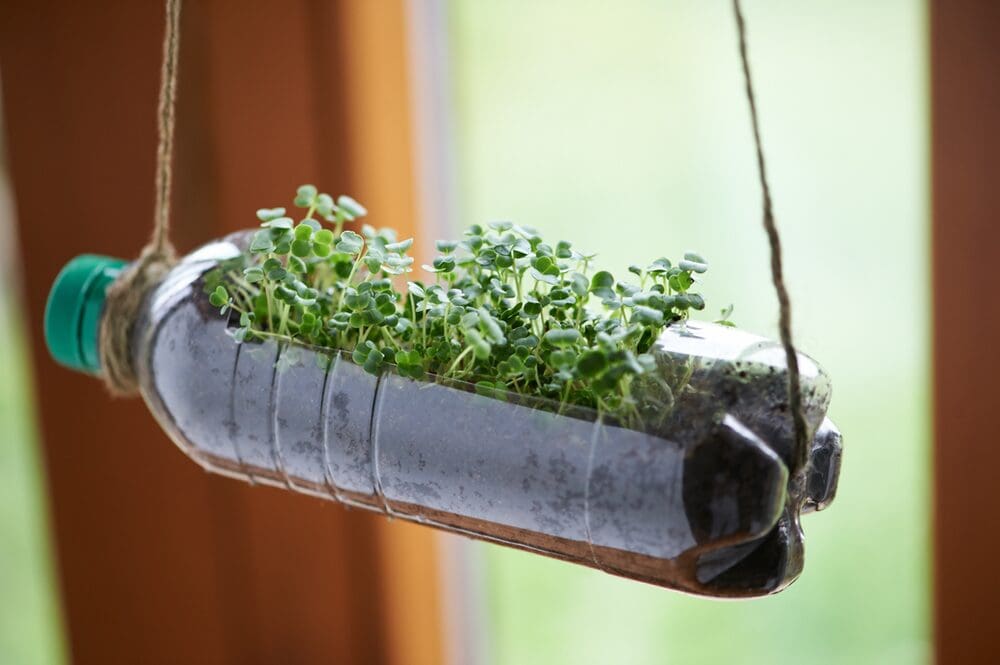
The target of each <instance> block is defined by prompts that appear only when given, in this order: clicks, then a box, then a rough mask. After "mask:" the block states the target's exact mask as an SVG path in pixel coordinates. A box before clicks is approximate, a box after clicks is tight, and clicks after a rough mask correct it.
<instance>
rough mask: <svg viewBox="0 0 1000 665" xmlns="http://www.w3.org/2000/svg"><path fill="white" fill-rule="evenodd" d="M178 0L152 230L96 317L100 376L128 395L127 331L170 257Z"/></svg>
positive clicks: (132, 384)
mask: <svg viewBox="0 0 1000 665" xmlns="http://www.w3.org/2000/svg"><path fill="white" fill-rule="evenodd" d="M180 17H181V0H167V26H166V30H165V32H164V35H163V66H162V69H161V79H160V99H159V107H158V117H157V133H158V136H159V140H158V143H157V150H156V204H155V208H154V210H155V213H154V217H153V234H152V236H151V237H150V239H149V242H148V243H146V246H145V247H143V248H142V251H141V252H140V253H139V257H138V258H137V259H136V260H135V261H133V262H132V263H131V264H129V266H128V268H126V269H125V270H124V271H123V272H122V274H121V275H120V276H119V277H118V279H116V280H115V282H114V284H112V285H111V287H109V288H108V293H107V300H106V301H105V304H104V313H103V314H102V316H101V330H100V336H99V338H100V356H101V367H102V377H103V379H104V383H105V385H106V386H107V388H108V390H109V391H110V392H111V394H113V395H116V396H122V397H124V396H128V395H133V394H135V393H136V391H137V390H138V382H137V380H136V375H135V370H134V369H133V367H132V358H131V355H130V354H129V336H130V334H131V332H132V326H133V325H134V324H135V320H136V315H137V314H138V312H139V308H140V307H141V306H142V302H143V300H144V299H145V297H146V294H147V293H148V292H149V290H150V289H151V288H152V287H153V286H154V285H155V284H156V283H157V282H159V281H160V278H162V277H163V275H164V273H166V272H167V270H169V269H170V267H171V266H172V265H173V264H174V261H175V260H176V253H175V251H174V246H173V244H171V242H170V186H171V180H172V175H173V153H174V108H175V101H176V94H177V53H178V48H179V45H180Z"/></svg>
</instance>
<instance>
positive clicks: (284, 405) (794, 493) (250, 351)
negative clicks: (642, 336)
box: [132, 234, 841, 597]
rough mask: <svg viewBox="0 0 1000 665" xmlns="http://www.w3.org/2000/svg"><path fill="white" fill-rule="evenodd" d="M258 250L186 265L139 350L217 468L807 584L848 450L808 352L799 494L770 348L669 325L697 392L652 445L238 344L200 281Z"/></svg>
mask: <svg viewBox="0 0 1000 665" xmlns="http://www.w3.org/2000/svg"><path fill="white" fill-rule="evenodd" d="M244 239H245V236H243V235H239V234H237V235H234V236H230V238H228V239H225V240H222V241H219V242H216V243H212V244H209V245H207V246H205V247H203V248H202V249H200V250H198V251H197V252H195V253H193V254H191V255H189V256H188V257H186V258H185V259H184V260H183V261H182V262H181V263H180V264H179V265H178V266H177V267H176V268H175V269H174V270H172V271H171V272H170V273H169V275H168V276H167V277H166V279H165V280H164V281H163V283H162V284H161V285H160V286H159V287H158V288H157V289H156V290H155V291H154V293H153V294H152V295H151V296H150V298H149V299H148V300H147V302H146V305H145V307H144V309H143V312H142V315H141V317H140V320H139V321H138V322H137V325H136V326H135V332H134V336H133V339H132V352H133V359H134V362H135V366H136V367H138V368H139V374H140V381H141V386H142V392H143V396H144V398H145V399H146V401H147V403H148V404H149V406H150V408H151V410H152V411H153V413H154V414H155V416H156V417H157V419H158V420H159V422H160V424H161V425H162V426H163V428H164V429H165V430H166V431H167V432H168V433H169V435H170V436H171V438H172V439H173V440H174V442H175V443H177V445H178V446H179V447H180V448H181V449H182V450H183V451H184V452H185V453H186V454H187V455H188V456H190V457H191V458H192V459H194V460H196V461H197V462H198V463H200V464H201V465H202V466H203V467H205V468H206V469H208V470H209V471H212V472H215V473H221V474H225V475H228V476H233V477H236V478H240V479H243V480H246V481H249V482H252V483H260V484H266V485H273V486H277V487H283V488H288V489H292V490H296V491H299V492H304V493H307V494H313V495H316V496H319V497H323V498H327V499H333V500H336V501H339V502H341V503H344V504H346V505H349V506H356V507H360V508H364V509H368V510H373V511H378V512H382V513H384V514H387V515H390V516H395V517H399V518H402V519H407V520H412V521H414V522H418V523H421V524H427V525H431V526H435V527H439V528H442V529H445V530H448V531H452V532H457V533H461V534H465V535H468V536H472V537H475V538H479V539H483V540H487V541H493V542H498V543H502V544H505V545H509V546H513V547H518V548H521V549H525V550H529V551H533V552H538V553H541V554H546V555H548V556H553V557H557V558H561V559H566V560H569V561H574V562H577V563H581V564H584V565H588V566H592V567H594V568H598V569H600V570H604V571H607V572H609V573H613V574H616V575H622V576H625V577H629V578H633V579H637V580H642V581H644V582H648V583H652V584H656V585H660V586H664V587H669V588H673V589H678V590H682V591H687V592H690V593H697V594H702V595H711V596H727V597H742V596H757V595H762V594H767V593H773V592H775V591H778V590H780V589H782V588H784V587H785V586H787V585H788V584H789V583H791V582H792V581H793V580H794V579H795V578H796V577H797V576H798V574H799V572H800V571H801V568H802V533H801V530H800V528H799V521H798V518H799V513H800V512H808V511H812V510H818V509H821V508H823V507H825V506H826V505H827V504H828V503H829V502H830V500H832V498H833V495H834V493H835V491H836V480H837V474H838V473H839V461H840V451H841V440H840V434H839V432H837V430H836V428H835V427H834V426H833V424H832V423H831V422H830V421H829V420H827V419H825V411H826V408H827V405H828V403H829V399H830V386H829V382H828V380H827V378H826V375H825V374H824V373H823V372H822V370H821V369H820V368H819V367H818V366H817V365H816V364H815V363H814V362H813V361H812V360H810V359H809V358H807V357H806V356H800V364H801V365H802V373H803V385H804V388H805V395H804V397H805V414H806V418H807V421H808V422H809V425H810V427H811V428H812V429H813V431H815V432H816V436H815V438H814V441H813V444H812V450H811V454H810V463H809V466H808V467H807V469H806V470H805V471H804V474H803V476H802V477H803V478H804V481H802V482H795V481H794V480H793V479H790V477H789V470H788V465H789V463H790V461H791V460H792V459H794V457H793V455H792V453H793V450H792V442H793V437H792V435H791V430H790V426H789V424H788V417H787V399H786V392H785V391H786V387H785V381H786V377H785V372H784V357H783V355H782V353H781V349H780V347H779V346H778V345H777V344H776V343H774V342H770V341H767V340H763V339H761V338H758V337H755V336H753V335H749V334H747V333H745V332H742V331H738V330H735V329H731V328H724V327H721V326H715V325H712V324H701V323H697V324H696V323H689V324H688V325H687V326H685V327H683V328H677V327H671V328H668V329H667V331H666V332H665V333H664V335H663V337H662V338H661V339H660V340H659V341H658V343H657V345H656V347H655V350H656V354H657V356H658V359H659V361H660V362H661V363H662V364H663V366H664V367H665V368H666V367H677V366H678V363H681V364H682V365H683V366H685V367H690V369H691V377H690V386H691V387H692V389H690V390H687V391H684V393H683V396H681V397H678V399H677V401H676V403H675V405H674V408H673V411H672V415H671V417H670V418H668V419H667V422H666V423H659V424H658V425H657V426H656V427H653V428H647V431H637V430H634V429H628V428H625V427H621V426H617V425H615V424H613V423H608V422H602V421H601V420H599V419H598V418H597V416H596V413H595V412H593V411H592V410H589V409H584V408H575V407H573V408H568V409H567V408H563V409H562V410H561V411H560V409H559V407H558V405H557V404H553V403H550V402H546V401H545V400H537V399H525V398H523V397H520V396H517V395H506V396H505V398H504V399H497V398H494V397H487V396H483V395H479V394H476V393H475V391H474V390H473V389H472V388H471V387H470V386H468V385H464V384H461V383H448V384H444V383H432V382H416V381H413V380H410V379H407V378H403V377H401V376H399V375H398V374H395V373H393V372H391V371H387V372H385V373H383V374H382V375H380V376H378V377H376V376H372V375H370V374H368V373H366V372H365V371H364V370H362V369H361V368H360V367H358V366H357V365H355V364H353V363H352V362H351V360H350V358H349V357H348V356H346V355H341V354H339V353H336V352H331V351H328V350H322V349H315V348H307V347H302V346H288V345H284V344H277V343H274V342H263V343H260V342H253V343H238V342H236V341H235V339H234V338H233V336H232V334H231V333H232V331H231V330H230V329H229V327H228V322H227V320H226V319H225V318H224V317H221V316H220V315H219V313H218V311H217V310H216V309H215V308H213V307H211V306H210V305H209V303H208V300H207V297H206V296H205V295H204V293H203V281H202V278H203V275H204V274H205V273H206V272H207V271H209V270H211V269H213V268H214V267H215V266H216V265H217V264H218V262H219V261H221V260H225V259H227V258H231V257H233V256H235V255H237V254H238V253H239V251H240V250H239V246H240V243H242V242H244ZM684 363H687V364H686V365H684ZM665 371H666V370H665Z"/></svg>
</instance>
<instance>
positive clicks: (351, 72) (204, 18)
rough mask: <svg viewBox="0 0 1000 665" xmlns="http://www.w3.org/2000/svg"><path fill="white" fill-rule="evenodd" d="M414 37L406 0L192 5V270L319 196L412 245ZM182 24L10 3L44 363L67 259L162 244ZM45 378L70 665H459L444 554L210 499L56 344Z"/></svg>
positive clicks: (185, 154) (0, 55)
mask: <svg viewBox="0 0 1000 665" xmlns="http://www.w3.org/2000/svg"><path fill="white" fill-rule="evenodd" d="M362 6H364V7H365V9H362ZM401 17H402V8H401V6H400V3H399V2H397V1H395V0H393V1H392V2H388V1H387V2H384V3H370V4H369V3H355V2H351V1H350V0H341V1H340V2H332V3H313V2H308V1H307V0H294V1H286V2H278V1H277V0H272V1H269V2H259V3H253V4H252V5H247V4H246V3H242V2H236V1H235V0H217V1H213V2H207V1H200V0H188V2H186V3H185V8H184V16H183V27H182V36H181V69H180V82H179V107H178V112H179V120H178V129H177V131H178V138H177V140H178V145H177V158H176V163H175V173H176V176H175V178H176V179H175V183H176V184H175V204H174V224H175V236H176V241H177V244H178V246H179V248H180V249H181V250H188V249H190V248H192V247H193V246H195V245H196V244H198V243H200V242H202V241H205V240H208V239H211V238H213V237H216V236H218V235H221V234H223V233H225V232H227V231H229V230H234V229H237V228H241V227H246V226H251V225H253V224H254V223H255V221H254V217H253V211H254V210H255V209H256V208H257V207H259V206H262V205H277V204H280V203H281V202H283V201H286V200H287V199H288V198H289V196H290V195H291V194H292V192H293V191H294V188H295V187H296V186H297V185H298V184H301V183H302V182H307V181H315V182H316V184H317V185H321V186H323V188H324V189H327V190H328V191H333V192H345V193H347V192H350V193H352V194H354V195H355V196H356V198H358V199H359V200H362V201H363V202H364V203H365V204H366V205H367V206H368V207H369V209H370V210H371V211H372V221H373V222H374V223H378V224H391V225H394V226H396V227H397V228H400V229H401V230H402V231H403V232H405V233H413V231H414V227H413V226H412V220H413V203H412V201H413V190H412V187H413V185H412V173H411V166H410V164H411V159H410V149H411V148H410V145H409V141H410V140H411V137H410V135H409V133H408V132H409V130H408V123H409V118H408V115H407V106H406V104H407V103H408V101H407V98H406V85H405V84H406V72H405V69H404V64H405V62H404V60H403V58H402V55H401V54H402V53H404V50H403V49H404V45H403V44H402V42H401V41H400V42H399V43H394V42H391V41H385V40H402V38H403V31H402V27H401V20H402V18H401ZM382 22H384V25H383V24H382ZM163 24H164V18H163V8H162V6H161V5H160V3H116V2H110V1H108V0H104V1H102V2H87V3H79V2H68V1H67V0H40V1H36V0H31V1H29V0H11V1H10V2H5V3H0V63H2V71H3V77H2V83H3V96H4V98H3V101H4V104H5V107H6V121H7V128H6V129H7V131H8V135H9V152H10V155H9V157H10V164H11V169H12V174H13V185H14V192H15V195H16V197H17V207H18V221H19V236H20V242H21V247H22V251H23V257H24V258H23V262H24V265H25V269H26V276H25V277H26V279H25V288H26V290H27V294H26V295H27V298H26V303H27V308H28V311H27V315H28V318H29V320H30V332H31V334H32V338H33V339H34V340H36V341H37V340H41V339H42V333H41V322H42V311H43V307H44V302H45V297H46V295H47V291H48V287H49V285H50V284H51V281H52V278H53V277H54V276H55V274H56V272H57V271H58V270H59V268H60V267H61V265H62V263H63V262H64V261H65V260H66V259H68V258H69V257H71V256H73V255H75V254H78V253H82V252H87V251H91V252H101V253H106V254H110V255H118V256H123V257H129V256H132V255H134V253H135V252H136V250H137V248H139V247H140V246H141V245H142V243H143V242H144V240H145V237H146V235H147V233H148V229H149V225H150V217H151V213H152V200H153V158H154V146H155V104H156V91H157V86H158V82H159V81H158V79H159V57H160V40H161V35H162V30H163ZM375 39H377V40H381V41H378V42H376V41H374V40H375ZM372 72H375V75H377V76H381V77H383V78H382V80H383V81H384V82H385V83H384V86H383V87H377V86H376V87H374V88H373V87H372V86H373V85H374V84H373V83H372V82H371V80H370V79H369V77H370V76H371V75H372ZM385 96H388V97H390V99H387V100H386V99H385ZM383 101H385V102H386V103H388V104H392V105H393V106H392V108H391V109H390V108H389V107H386V108H385V110H382V111H379V110H377V109H378V108H379V107H380V105H381V104H382V103H383ZM384 137H391V138H390V139H386V138H384ZM33 360H34V367H35V371H36V387H37V402H38V410H39V414H40V416H41V420H42V427H41V430H42V434H43V444H44V453H45V459H46V467H47V473H48V486H49V490H50V493H51V501H50V503H51V506H52V511H53V523H54V528H55V542H56V544H57V548H58V561H59V576H60V580H61V589H62V598H63V603H64V607H65V614H66V617H67V624H68V630H69V644H70V649H71V653H72V657H73V660H74V661H75V662H77V663H102V664H106V663H117V662H137V661H139V662H147V663H155V662H163V663H177V662H198V663H201V662H212V663H215V662H220V663H229V662H231V663H242V662H296V663H311V662H337V663H434V662H440V660H441V653H442V647H441V644H442V638H441V635H440V633H441V622H440V617H439V607H440V602H439V599H438V591H437V583H436V580H437V565H436V558H435V554H434V549H433V544H432V540H431V536H430V535H429V534H425V533H423V532H417V531H411V530H409V529H404V528H403V527H401V526H400V525H396V524H388V525H386V523H385V521H384V518H380V517H377V516H373V515H368V514H362V513H359V512H357V511H348V510H346V509H345V508H343V507H341V506H337V505H333V504H329V503H324V502H322V501H319V500H316V499H311V498H306V497H302V496H296V495H293V494H291V493H288V492H282V491H279V490H274V489H265V488H252V487H249V486H245V485H242V484H239V483H236V482H234V481H232V480H228V479H225V478H221V477H213V476H209V475H207V474H205V473H203V472H202V471H201V470H200V469H199V468H198V467H197V466H195V465H193V464H191V463H190V462H189V461H188V460H187V459H186V458H184V457H183V455H181V453H180V452H179V451H177V450H175V449H174V447H173V445H172V444H171V443H170V442H169V441H168V440H167V438H166V437H165V436H164V435H163V434H162V433H161V432H160V431H159V430H158V429H157V428H156V426H155V424H154V423H153V420H152V418H151V417H150V415H149V414H148V413H147V412H146V410H145V407H144V406H143V405H142V404H141V402H139V401H137V400H130V401H112V400H110V399H109V398H108V397H107V396H106V395H105V394H104V392H103V390H102V389H101V387H100V386H99V385H98V384H97V383H95V382H94V381H93V380H92V379H89V378H86V377H83V376H80V375H76V374H73V373H72V372H69V371H66V370H63V369H61V368H58V367H56V366H55V365H54V364H53V363H52V362H51V361H50V360H49V358H48V357H47V353H46V351H45V349H44V347H43V346H42V345H41V344H40V343H36V344H35V345H34V349H33Z"/></svg>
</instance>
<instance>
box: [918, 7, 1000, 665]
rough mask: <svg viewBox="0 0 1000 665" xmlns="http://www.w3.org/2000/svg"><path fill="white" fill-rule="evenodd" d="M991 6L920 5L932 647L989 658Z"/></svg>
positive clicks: (997, 582)
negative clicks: (925, 56) (927, 122)
mask: <svg viewBox="0 0 1000 665" xmlns="http://www.w3.org/2000/svg"><path fill="white" fill-rule="evenodd" d="M998 35H1000V3H997V2H995V0H947V1H946V0H934V1H933V2H932V3H931V71H932V75H931V109H932V130H933V138H932V155H933V159H932V170H933V197H934V201H933V216H934V221H933V240H934V242H933V270H934V279H933V283H934V375H935V377H934V386H935V392H934V405H935V409H934V419H935V428H934V430H935V432H934V438H935V453H934V476H935V480H934V489H935V499H934V506H935V517H934V529H935V536H934V539H935V548H934V552H935V566H934V570H935V583H934V593H935V601H934V620H935V645H936V647H935V651H936V654H937V662H939V663H941V664H942V665H949V664H951V663H961V664H963V665H971V664H974V663H994V662H996V660H997V656H996V647H995V631H996V628H997V625H998V624H1000V611H998V610H997V598H998V597H1000V564H998V563H997V553H998V552H1000V532H998V530H997V524H998V523H1000V517H998V515H1000V492H998V489H997V481H996V475H997V469H1000V445H998V443H997V440H996V438H997V437H996V427H997V418H996V413H997V395H998V388H997V380H998V377H1000V346H998V344H997V331H998V330H1000V298H998V297H997V291H998V287H1000V280H998V278H997V273H996V263H997V254H998V252H1000V224H998V215H1000V213H998V211H1000V187H998V184H1000V157H998V155H1000V85H998V81H1000V38H998Z"/></svg>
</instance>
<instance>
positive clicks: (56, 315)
mask: <svg viewBox="0 0 1000 665" xmlns="http://www.w3.org/2000/svg"><path fill="white" fill-rule="evenodd" d="M125 264H126V262H125V261H123V260H121V259H113V258H110V257H107V256H96V255H94V254H82V255H80V256H78V257H76V258H75V259H73V260H72V261H70V262H69V263H67V264H66V266H65V267H64V268H63V269H62V270H61V271H60V272H59V275H58V276H57V277H56V281H55V282H54V283H53V284H52V290H51V291H50V292H49V300H48V302H47V303H46V304H45V343H46V345H47V346H48V347H49V353H51V354H52V358H53V359H55V361H56V362H58V363H60V364H62V365H65V366H66V367H70V368H72V369H75V370H79V371H81V372H87V373H88V374H96V373H97V372H99V371H100V369H101V358H100V354H99V353H98V350H97V349H98V346H97V343H98V334H99V328H100V323H101V312H102V311H103V310H104V300H105V298H106V297H107V290H108V286H110V285H111V283H112V282H113V281H115V279H116V278H117V277H118V275H119V273H121V271H122V268H123V267H124V266H125Z"/></svg>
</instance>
